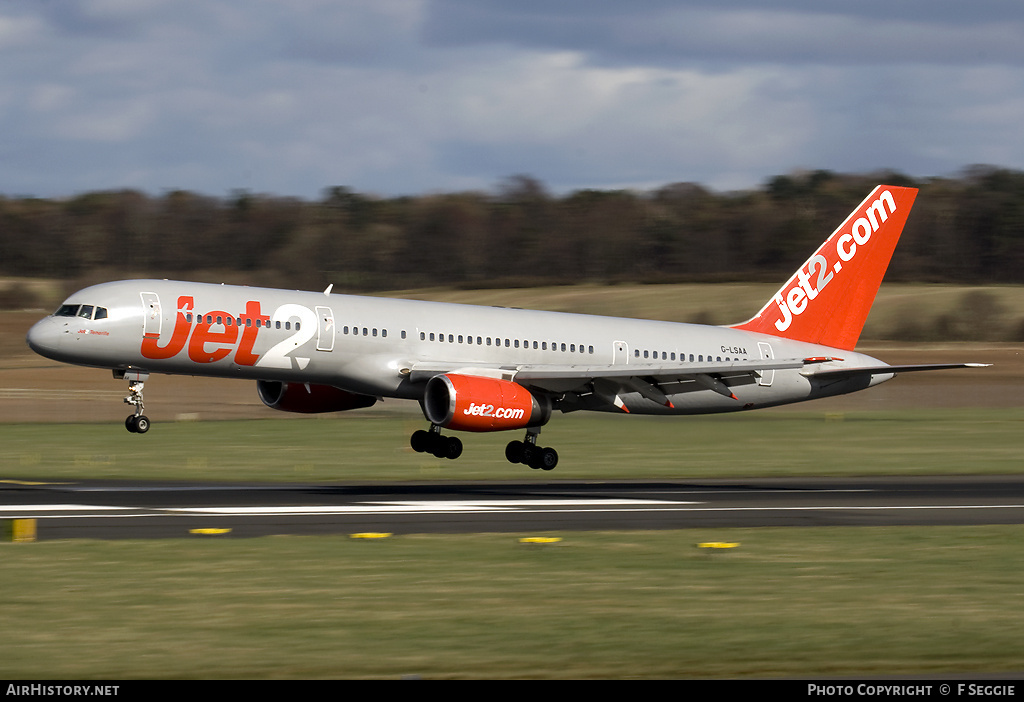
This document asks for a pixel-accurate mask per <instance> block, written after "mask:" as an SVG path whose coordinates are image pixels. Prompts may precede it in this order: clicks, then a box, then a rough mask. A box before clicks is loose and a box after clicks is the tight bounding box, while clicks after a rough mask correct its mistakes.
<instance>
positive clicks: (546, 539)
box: [519, 536, 562, 544]
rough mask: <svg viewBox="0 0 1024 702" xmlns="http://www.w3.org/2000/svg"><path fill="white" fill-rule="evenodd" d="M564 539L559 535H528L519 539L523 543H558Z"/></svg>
mask: <svg viewBox="0 0 1024 702" xmlns="http://www.w3.org/2000/svg"><path fill="white" fill-rule="evenodd" d="M561 540H562V539H561V538H560V537H557V536H527V537H525V538H522V539H519V543H521V544H557V543H558V542H559V541H561Z"/></svg>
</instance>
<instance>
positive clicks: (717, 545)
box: [697, 541, 739, 551]
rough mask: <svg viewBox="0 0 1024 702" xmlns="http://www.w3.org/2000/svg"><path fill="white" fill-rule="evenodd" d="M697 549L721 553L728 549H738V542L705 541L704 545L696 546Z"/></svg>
mask: <svg viewBox="0 0 1024 702" xmlns="http://www.w3.org/2000/svg"><path fill="white" fill-rule="evenodd" d="M697 548H701V549H705V550H707V551H723V550H726V549H730V548H739V542H729V541H705V542H704V543H700V544H697Z"/></svg>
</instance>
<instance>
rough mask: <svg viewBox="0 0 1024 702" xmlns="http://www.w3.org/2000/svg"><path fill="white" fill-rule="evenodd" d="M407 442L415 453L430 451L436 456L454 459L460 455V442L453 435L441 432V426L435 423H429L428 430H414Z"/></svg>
mask: <svg viewBox="0 0 1024 702" xmlns="http://www.w3.org/2000/svg"><path fill="white" fill-rule="evenodd" d="M409 444H410V445H411V446H412V450H413V451H415V452H416V453H432V454H434V456H436V457H437V458H449V459H451V460H453V461H454V460H455V459H456V458H458V457H459V456H461V455H462V442H461V441H459V439H457V438H455V437H454V436H444V435H443V434H441V427H439V426H437V425H436V424H431V425H430V431H423V430H422V429H419V430H417V431H414V432H413V433H412V438H410V439H409Z"/></svg>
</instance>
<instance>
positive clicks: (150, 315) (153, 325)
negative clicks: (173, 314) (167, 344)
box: [139, 292, 163, 339]
mask: <svg viewBox="0 0 1024 702" xmlns="http://www.w3.org/2000/svg"><path fill="white" fill-rule="evenodd" d="M139 294H140V295H141V296H142V311H143V319H144V320H145V321H144V322H143V328H142V337H143V338H144V339H159V338H160V328H161V325H162V323H163V320H162V319H161V315H160V296H159V295H157V294H156V293H154V292H144V293H139Z"/></svg>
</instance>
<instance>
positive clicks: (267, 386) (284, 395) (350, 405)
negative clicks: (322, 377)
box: [256, 380, 377, 414]
mask: <svg viewBox="0 0 1024 702" xmlns="http://www.w3.org/2000/svg"><path fill="white" fill-rule="evenodd" d="M256 391H257V392H258V393H259V396H260V400H262V401H263V404H265V405H266V406H267V407H271V408H273V409H276V410H281V411H283V412H301V413H303V414H318V413H320V412H341V411H344V410H350V409H359V408H361V407H369V406H370V405H372V404H373V403H375V402H376V401H377V398H376V397H371V396H370V395H359V394H357V393H354V392H348V391H347V390H342V389H341V388H336V387H334V386H332V385H312V384H307V383H282V382H279V381H277V380H257V381H256Z"/></svg>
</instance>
